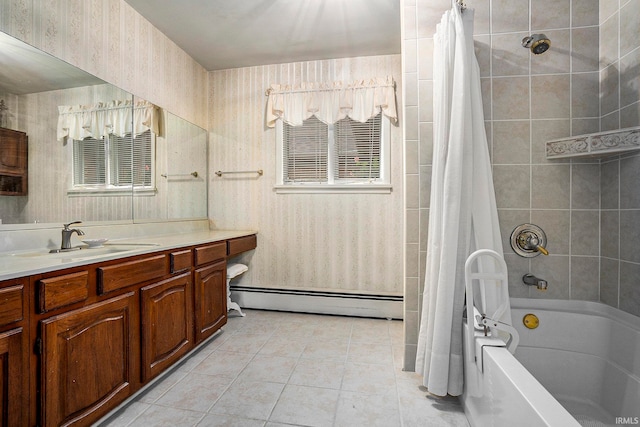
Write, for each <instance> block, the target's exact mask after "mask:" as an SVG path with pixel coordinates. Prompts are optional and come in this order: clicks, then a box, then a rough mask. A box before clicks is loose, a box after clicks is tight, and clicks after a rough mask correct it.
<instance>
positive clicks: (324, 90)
mask: <svg viewBox="0 0 640 427" xmlns="http://www.w3.org/2000/svg"><path fill="white" fill-rule="evenodd" d="M267 96H268V99H267V126H269V127H274V126H275V124H276V120H278V119H282V120H283V121H284V122H286V123H288V124H290V125H292V126H300V125H302V122H303V121H304V120H306V119H308V118H309V117H311V116H316V117H317V118H318V119H319V120H320V121H322V122H324V123H326V124H332V123H335V122H337V121H338V120H341V119H344V118H345V117H350V118H351V119H353V120H356V121H358V122H362V123H364V122H366V121H367V120H369V119H370V118H371V117H374V116H376V115H377V114H378V113H380V112H382V114H384V115H385V116H387V117H389V119H390V120H391V121H392V122H394V123H395V122H397V120H398V113H397V110H396V96H395V83H394V81H393V78H392V77H390V76H387V77H383V78H381V77H377V78H372V79H368V80H358V81H355V82H352V83H343V82H341V81H336V82H330V83H301V84H299V85H296V86H289V85H280V84H272V85H271V87H270V88H269V89H268V90H267Z"/></svg>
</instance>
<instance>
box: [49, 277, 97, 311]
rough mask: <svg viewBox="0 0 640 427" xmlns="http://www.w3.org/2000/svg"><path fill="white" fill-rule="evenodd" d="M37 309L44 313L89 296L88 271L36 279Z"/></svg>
mask: <svg viewBox="0 0 640 427" xmlns="http://www.w3.org/2000/svg"><path fill="white" fill-rule="evenodd" d="M37 289H38V291H37V292H38V294H37V295H38V311H39V312H40V313H46V312H47V311H51V310H54V309H56V308H60V307H64V306H65V305H69V304H73V303H75V302H80V301H84V300H86V299H87V298H88V297H89V273H88V272H86V271H80V272H78V273H71V274H65V275H64V276H57V277H51V278H48V279H41V280H38V288H37Z"/></svg>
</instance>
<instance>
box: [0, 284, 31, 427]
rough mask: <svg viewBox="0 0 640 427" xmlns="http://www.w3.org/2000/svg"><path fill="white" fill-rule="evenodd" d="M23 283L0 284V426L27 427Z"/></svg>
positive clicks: (27, 402) (26, 342) (25, 300)
mask: <svg viewBox="0 0 640 427" xmlns="http://www.w3.org/2000/svg"><path fill="white" fill-rule="evenodd" d="M27 289H28V282H27V281H25V280H9V281H5V282H0V307H2V309H1V310H0V424H1V425H3V426H27V425H29V368H28V367H29V347H28V344H29V342H28V330H29V328H28V318H27V314H28V311H27V307H28V300H27V294H26V292H27Z"/></svg>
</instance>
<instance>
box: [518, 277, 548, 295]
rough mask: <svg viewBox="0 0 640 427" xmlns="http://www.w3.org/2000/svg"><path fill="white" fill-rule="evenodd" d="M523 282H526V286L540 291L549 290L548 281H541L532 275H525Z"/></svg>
mask: <svg viewBox="0 0 640 427" xmlns="http://www.w3.org/2000/svg"><path fill="white" fill-rule="evenodd" d="M522 281H523V282H524V284H525V285H529V286H535V287H536V288H538V290H540V291H546V290H547V281H546V280H544V279H540V278H538V277H536V276H534V275H533V274H531V273H529V274H525V275H524V276H522Z"/></svg>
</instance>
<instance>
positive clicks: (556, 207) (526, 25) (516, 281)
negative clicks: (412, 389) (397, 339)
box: [402, 0, 640, 370]
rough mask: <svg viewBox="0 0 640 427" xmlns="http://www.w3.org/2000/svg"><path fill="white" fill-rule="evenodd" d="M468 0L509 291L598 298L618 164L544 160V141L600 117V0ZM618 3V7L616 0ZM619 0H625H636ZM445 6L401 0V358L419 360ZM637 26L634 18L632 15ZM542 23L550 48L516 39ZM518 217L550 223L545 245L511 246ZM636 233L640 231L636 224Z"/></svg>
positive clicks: (444, 2) (589, 126) (444, 1)
mask: <svg viewBox="0 0 640 427" xmlns="http://www.w3.org/2000/svg"><path fill="white" fill-rule="evenodd" d="M466 3H467V5H468V6H469V7H470V8H473V9H475V21H474V22H475V30H474V38H475V47H476V56H477V58H478V62H479V65H480V70H481V84H482V90H483V99H484V114H485V120H486V122H485V126H486V130H487V135H488V141H489V145H490V146H489V149H490V153H491V157H492V163H493V173H494V184H495V189H496V197H497V203H498V209H499V218H500V225H501V232H502V236H503V241H504V243H503V244H504V250H505V259H506V261H507V264H508V267H509V274H510V293H511V295H512V296H517V297H530V298H540V297H542V298H567V299H569V298H571V299H586V300H596V301H597V300H598V299H599V298H600V294H601V292H600V280H599V272H600V261H601V258H600V240H601V235H600V233H599V226H600V221H601V212H600V186H601V185H600V183H601V175H602V174H605V173H610V174H615V173H616V172H615V171H611V170H609V169H606V168H604V167H602V168H601V164H600V162H599V161H598V160H593V161H575V160H574V161H569V160H567V161H553V162H551V161H547V160H546V159H545V152H544V142H545V141H546V140H549V139H553V138H560V137H564V136H567V135H576V134H583V133H590V132H595V131H598V130H599V129H600V115H601V114H600V101H601V99H600V74H601V71H600V70H601V66H600V56H599V45H600V43H608V42H609V40H608V39H607V40H606V41H601V40H603V39H602V37H601V35H600V19H599V17H600V15H601V14H600V10H599V2H598V1H597V0H535V1H530V0H471V1H467V2H466ZM608 3H611V2H608ZM613 3H615V8H614V9H615V10H617V9H618V2H617V1H615V2H613ZM621 3H622V4H623V6H622V8H625V7H629V6H627V4H628V5H631V3H632V2H629V3H626V2H621ZM634 4H637V2H635V3H634ZM450 7H451V2H450V1H449V0H435V1H434V0H404V2H403V11H404V12H403V23H402V31H403V34H402V40H403V75H404V83H405V88H406V96H405V104H404V108H405V115H406V121H405V129H404V131H405V144H406V149H405V156H406V162H407V166H406V171H405V181H406V187H405V188H406V202H405V216H406V224H407V228H406V247H405V253H406V264H405V270H406V277H405V362H404V363H405V369H408V370H412V369H413V368H414V364H415V353H416V344H417V336H418V328H419V318H420V310H421V302H422V289H423V280H424V279H423V278H424V264H425V258H426V241H427V224H428V216H429V193H430V175H431V151H432V140H431V138H432V128H433V123H432V50H433V34H434V32H435V26H436V24H437V23H438V22H439V21H440V18H441V16H442V13H443V12H444V11H445V10H447V9H448V8H450ZM637 15H638V14H635V16H636V19H637ZM616 28H618V27H617V26H616ZM633 28H637V21H636V27H633ZM540 32H544V33H545V34H546V35H547V36H548V37H549V38H550V39H551V45H552V48H551V49H550V50H549V51H548V52H546V53H545V54H543V55H538V56H534V55H532V54H531V53H530V52H529V50H527V49H524V48H523V47H521V45H520V42H521V40H522V38H523V37H525V36H527V35H530V34H532V33H540ZM635 33H637V31H635ZM634 37H635V36H634ZM636 45H637V44H636ZM634 52H635V51H634ZM620 62H622V60H621V61H620ZM628 62H631V61H630V60H628ZM636 78H637V73H636ZM636 85H637V83H636ZM618 108H619V107H618ZM616 177H617V175H616ZM603 197H604V196H603ZM616 212H617V211H616ZM604 216H605V215H604V214H603V215H602V217H604ZM612 216H614V215H612ZM525 222H532V223H535V224H537V225H539V226H541V227H542V228H543V229H544V230H545V231H546V233H547V236H548V249H549V251H550V253H551V255H550V256H548V257H544V256H538V257H535V258H532V259H525V258H521V257H519V256H517V255H515V254H514V253H513V251H512V250H511V247H510V245H509V243H508V238H509V236H510V234H511V231H512V230H513V228H514V227H516V226H517V225H519V224H521V223H525ZM636 229H637V227H636ZM634 234H635V235H636V236H637V234H638V232H637V231H635V230H634ZM610 246H615V245H613V244H610ZM614 260H615V259H614ZM620 264H621V266H622V265H625V266H626V264H623V263H622V262H621V263H620ZM603 265H604V262H603ZM633 265H635V264H633ZM611 269H612V270H613V267H611ZM629 270H630V269H629ZM616 271H617V270H616ZM621 271H622V267H621ZM528 272H531V273H534V274H536V275H539V276H541V277H542V278H544V279H546V280H548V282H549V290H548V291H547V292H545V293H542V292H539V291H537V290H536V289H531V288H529V287H526V286H524V285H522V284H521V283H522V282H521V277H522V275H523V274H525V273H528ZM625 273H626V274H627V275H630V274H631V272H630V271H629V272H626V271H625ZM629 277H633V276H629ZM635 277H638V275H637V274H636V276H635ZM636 287H637V286H636ZM627 288H630V286H627ZM627 288H625V289H627ZM636 292H637V291H636ZM636 295H637V293H636ZM636 298H637V297H636ZM638 307H640V305H638ZM636 311H638V310H636Z"/></svg>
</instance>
